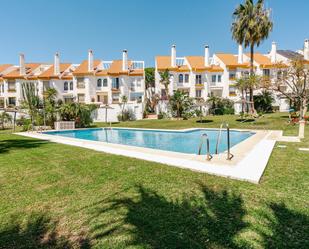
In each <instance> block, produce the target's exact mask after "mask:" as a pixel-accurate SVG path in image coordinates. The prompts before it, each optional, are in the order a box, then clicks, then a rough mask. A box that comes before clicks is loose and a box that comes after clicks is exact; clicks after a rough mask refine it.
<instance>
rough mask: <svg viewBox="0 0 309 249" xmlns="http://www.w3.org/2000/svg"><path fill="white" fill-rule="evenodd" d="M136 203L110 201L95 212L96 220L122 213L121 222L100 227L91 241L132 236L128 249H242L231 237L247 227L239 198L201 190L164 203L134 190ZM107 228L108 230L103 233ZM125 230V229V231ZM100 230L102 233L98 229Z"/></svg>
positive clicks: (153, 195)
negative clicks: (128, 234)
mask: <svg viewBox="0 0 309 249" xmlns="http://www.w3.org/2000/svg"><path fill="white" fill-rule="evenodd" d="M137 190H138V199H137V200H136V198H122V199H113V200H112V201H111V205H109V207H108V208H106V209H104V208H102V209H99V208H96V212H97V213H96V215H94V216H93V218H92V219H97V218H98V217H99V216H100V215H102V214H105V215H107V214H106V212H115V210H116V209H118V210H123V209H125V210H126V212H125V214H124V220H123V222H119V219H117V221H115V224H110V223H108V224H100V225H99V226H97V227H96V228H95V229H94V230H93V232H94V234H95V236H94V237H95V238H105V239H107V237H109V236H112V235H113V234H119V233H123V234H127V233H130V234H132V237H133V238H132V239H130V240H129V241H128V242H127V243H128V245H129V246H141V247H146V248H210V247H211V248H222V247H227V248H242V247H245V246H246V245H245V243H246V242H244V241H243V242H241V243H242V244H239V242H238V243H236V242H235V237H236V236H237V235H238V233H240V232H241V231H242V230H243V229H244V228H246V227H247V225H248V224H247V223H246V222H245V221H243V217H244V215H245V214H246V211H245V209H244V204H243V200H242V198H241V196H239V195H235V194H233V193H230V192H228V191H225V190H224V191H221V192H215V191H213V190H211V189H209V188H208V187H207V186H201V190H202V193H203V195H202V196H199V197H196V196H190V197H184V198H182V199H181V200H176V201H172V200H168V199H167V198H166V197H164V196H162V195H159V194H157V193H156V192H154V191H152V190H149V189H147V188H144V187H143V186H138V187H137ZM107 227H109V229H106V228H107ZM128 227H129V228H128ZM102 228H103V229H102Z"/></svg>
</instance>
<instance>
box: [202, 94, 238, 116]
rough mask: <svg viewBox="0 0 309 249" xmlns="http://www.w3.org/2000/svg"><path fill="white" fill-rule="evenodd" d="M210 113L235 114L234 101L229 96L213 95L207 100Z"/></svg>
mask: <svg viewBox="0 0 309 249" xmlns="http://www.w3.org/2000/svg"><path fill="white" fill-rule="evenodd" d="M207 102H208V104H209V113H210V114H213V115H224V114H234V113H235V110H234V102H233V101H232V100H230V99H227V98H220V97H217V96H212V97H210V98H209V99H208V100H207Z"/></svg>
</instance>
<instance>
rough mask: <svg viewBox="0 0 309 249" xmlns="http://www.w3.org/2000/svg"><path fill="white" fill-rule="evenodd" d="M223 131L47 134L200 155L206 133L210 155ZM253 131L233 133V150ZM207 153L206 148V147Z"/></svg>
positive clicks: (224, 147) (222, 148)
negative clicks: (200, 145)
mask: <svg viewBox="0 0 309 249" xmlns="http://www.w3.org/2000/svg"><path fill="white" fill-rule="evenodd" d="M218 132H219V130H207V129H199V130H193V131H185V132H183V131H159V130H142V129H141V130H132V129H117V128H113V129H112V130H110V129H104V128H99V129H86V130H71V131H51V132H45V134H49V135H55V136H63V137H71V138H79V139H85V140H92V141H102V142H108V143H113V144H124V145H131V146H139V147H146V148H152V149H159V150H167V151H175V152H181V153H187V154H197V151H198V147H199V144H200V141H201V135H202V134H204V133H206V134H207V135H208V137H209V141H210V152H211V153H215V146H216V141H217V136H218ZM253 134H254V133H253V132H247V131H230V141H231V147H232V146H234V145H236V144H238V143H240V142H241V141H243V140H245V139H247V138H248V137H250V136H252V135H253ZM226 135H227V134H226V131H222V134H221V143H220V146H219V153H220V152H223V151H225V150H227V136H226ZM202 153H203V154H206V152H205V146H204V147H203V151H202Z"/></svg>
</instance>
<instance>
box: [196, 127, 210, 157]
mask: <svg viewBox="0 0 309 249" xmlns="http://www.w3.org/2000/svg"><path fill="white" fill-rule="evenodd" d="M205 140H206V159H207V161H210V160H211V159H212V155H211V154H210V149H209V138H208V135H207V134H206V133H204V134H202V136H201V142H200V146H199V148H198V155H201V152H202V146H203V144H204V142H205Z"/></svg>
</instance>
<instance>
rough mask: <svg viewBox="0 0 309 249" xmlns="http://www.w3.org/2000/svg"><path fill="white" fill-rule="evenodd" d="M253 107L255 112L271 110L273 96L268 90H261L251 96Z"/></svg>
mask: <svg viewBox="0 0 309 249" xmlns="http://www.w3.org/2000/svg"><path fill="white" fill-rule="evenodd" d="M253 99H254V108H255V110H256V111H257V112H263V113H265V112H266V113H268V112H272V111H273V107H272V103H273V102H274V98H273V97H272V95H271V93H270V92H267V91H263V92H262V93H261V94H259V95H256V96H253Z"/></svg>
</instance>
